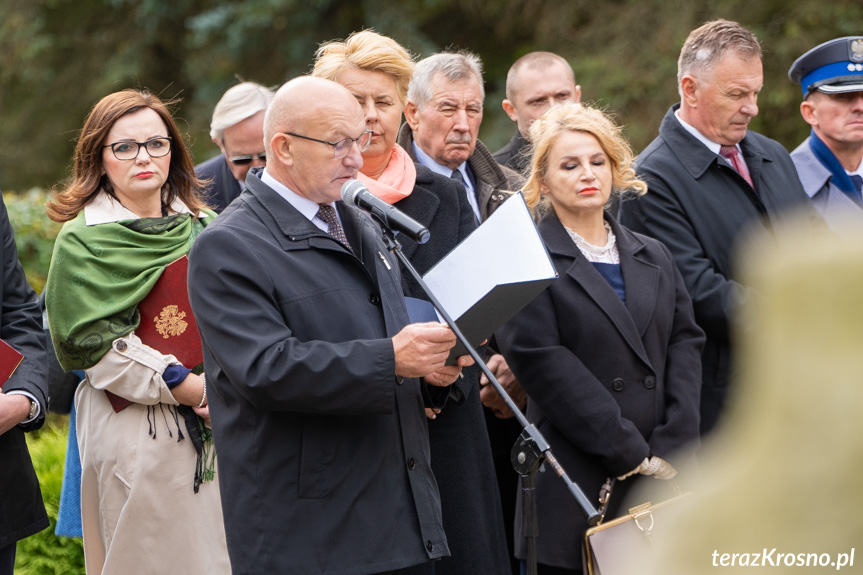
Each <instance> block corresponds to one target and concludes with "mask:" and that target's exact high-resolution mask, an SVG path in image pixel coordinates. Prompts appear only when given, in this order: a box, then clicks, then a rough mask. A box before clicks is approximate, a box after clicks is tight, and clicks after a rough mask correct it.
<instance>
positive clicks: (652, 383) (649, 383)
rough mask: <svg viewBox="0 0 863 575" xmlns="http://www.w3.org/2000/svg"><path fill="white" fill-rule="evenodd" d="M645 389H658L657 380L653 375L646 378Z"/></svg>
mask: <svg viewBox="0 0 863 575" xmlns="http://www.w3.org/2000/svg"><path fill="white" fill-rule="evenodd" d="M644 387H646V388H647V389H653V388H654V387H656V378H655V377H653V376H652V375H648V376H647V377H645V378H644Z"/></svg>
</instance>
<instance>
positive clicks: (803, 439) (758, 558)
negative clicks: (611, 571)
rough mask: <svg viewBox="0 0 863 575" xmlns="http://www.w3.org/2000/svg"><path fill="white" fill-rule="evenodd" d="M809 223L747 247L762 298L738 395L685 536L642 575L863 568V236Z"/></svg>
mask: <svg viewBox="0 0 863 575" xmlns="http://www.w3.org/2000/svg"><path fill="white" fill-rule="evenodd" d="M796 225H800V223H799V222H796V223H792V222H789V223H787V224H784V225H782V226H781V227H780V226H777V227H776V229H775V231H776V233H777V234H781V235H782V236H783V241H782V242H775V241H773V240H772V239H768V238H767V236H758V237H757V238H754V240H753V241H751V242H749V246H750V247H749V249H748V250H747V251H746V252H744V253H743V254H742V257H741V259H740V261H741V264H742V265H741V272H742V273H743V276H744V277H745V280H744V282H743V283H744V284H745V285H749V286H752V287H753V288H754V289H755V290H757V291H758V292H759V293H760V294H761V296H763V298H762V299H761V300H759V302H758V306H757V308H751V309H743V310H740V313H739V314H738V316H737V317H736V322H735V325H734V328H735V329H736V330H737V337H736V338H734V339H733V341H736V342H738V349H737V350H736V352H737V353H738V354H739V355H738V358H739V360H740V361H741V362H742V363H741V365H740V367H741V371H740V373H741V378H740V381H739V385H738V387H737V389H738V390H739V391H738V392H737V394H736V395H735V396H734V397H733V398H732V403H731V409H730V411H729V412H728V417H727V418H726V419H725V420H724V421H723V423H722V425H721V426H720V427H719V428H718V430H717V433H716V434H715V436H714V437H712V439H711V440H709V441H707V442H706V443H705V446H704V449H703V450H702V452H701V457H700V462H701V476H702V482H701V483H700V484H699V485H698V487H697V488H696V490H695V491H696V492H695V496H694V497H693V498H692V502H691V504H690V505H687V506H685V508H684V509H682V510H681V511H682V512H681V513H679V514H678V515H677V517H676V520H677V523H678V524H677V526H676V531H677V534H676V537H674V538H672V539H671V541H670V542H669V543H667V544H666V545H658V546H657V549H656V551H657V554H656V559H655V562H654V564H653V565H652V566H650V568H649V569H648V568H645V566H642V567H641V568H639V570H638V572H640V573H663V574H678V573H680V574H684V573H685V574H691V573H704V572H707V570H708V569H709V568H711V567H714V566H715V567H726V569H723V572H726V571H728V570H729V568H730V569H731V570H733V569H734V568H736V567H740V566H743V567H744V568H746V567H747V566H749V567H751V566H767V567H771V566H777V567H779V566H782V567H790V566H794V567H805V566H807V565H808V566H809V567H810V569H804V570H803V571H801V572H805V573H811V572H819V573H821V572H825V570H824V567H827V568H829V569H830V570H831V571H832V570H838V569H839V568H843V567H844V568H845V569H848V570H851V571H853V568H854V565H853V561H854V560H855V557H854V555H853V553H854V548H855V546H860V543H861V541H863V538H861V536H863V516H861V514H860V512H859V510H860V509H861V508H863V490H861V489H860V479H859V475H858V474H859V471H860V469H861V468H863V418H861V417H860V405H861V403H863V387H861V386H860V384H859V382H860V374H861V373H863V353H861V343H863V306H861V305H860V302H859V296H858V294H857V290H856V289H855V288H856V286H858V285H860V284H861V282H863V232H861V231H860V230H859V229H858V230H847V233H845V232H844V231H843V237H841V238H840V237H839V236H829V237H828V236H824V237H820V238H811V237H807V236H806V235H805V234H800V233H797V232H798V230H799V229H800V228H798V227H796ZM849 239H850V241H849ZM777 243H779V244H780V245H781V246H782V248H777ZM743 318H745V322H743V321H740V320H741V319H743ZM648 499H650V497H649V496H647V497H645V496H644V494H642V495H641V496H640V497H639V500H648ZM857 551H859V552H858V553H856V554H857V555H858V556H857V557H856V562H857V565H856V567H857V569H858V571H854V572H859V569H860V563H861V562H863V550H857ZM726 554H727V555H726ZM735 554H736V557H735ZM813 566H815V567H817V569H816V570H813V569H811V567H813ZM633 572H635V571H633Z"/></svg>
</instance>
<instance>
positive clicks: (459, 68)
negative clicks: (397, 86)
mask: <svg viewBox="0 0 863 575" xmlns="http://www.w3.org/2000/svg"><path fill="white" fill-rule="evenodd" d="M438 74H443V76H444V77H446V79H447V80H449V81H450V82H455V81H458V80H465V79H467V78H470V77H471V76H473V77H474V78H476V81H477V83H478V84H479V92H480V97H481V98H482V99H483V100H485V88H484V87H483V85H482V60H480V59H479V56H477V55H476V54H473V53H471V52H465V51H463V52H441V53H440V54H434V55H432V56H429V57H428V58H424V59H423V60H420V61H419V62H418V63H417V65H416V67H415V68H414V75H413V77H411V83H410V85H408V100H410V101H411V102H413V103H414V104H416V106H417V108H422V107H423V106H425V104H426V102H428V101H429V100H430V99H431V97H432V94H431V83H432V80H434V77H435V76H437V75H438Z"/></svg>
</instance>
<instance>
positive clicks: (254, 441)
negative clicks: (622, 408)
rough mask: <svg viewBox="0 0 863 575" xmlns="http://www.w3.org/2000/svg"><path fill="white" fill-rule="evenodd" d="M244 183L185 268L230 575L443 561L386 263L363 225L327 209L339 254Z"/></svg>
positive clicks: (400, 306) (421, 419)
mask: <svg viewBox="0 0 863 575" xmlns="http://www.w3.org/2000/svg"><path fill="white" fill-rule="evenodd" d="M246 185H247V189H246V191H245V192H244V193H243V194H242V195H241V196H240V197H239V198H238V199H237V200H235V201H234V202H233V203H232V204H231V206H229V207H228V209H227V210H225V212H223V214H222V215H221V216H219V218H217V219H216V221H215V222H214V223H213V224H212V225H210V226H208V228H207V229H206V230H205V232H203V233H202V234H201V236H200V237H199V238H198V240H197V241H196V242H195V245H194V248H193V250H192V253H191V255H190V258H189V259H190V267H189V295H190V300H191V303H192V307H193V309H194V311H195V317H196V319H197V322H198V326H199V330H200V332H201V339H202V342H203V347H204V366H205V368H206V373H207V384H208V390H209V392H208V397H209V404H210V411H211V416H212V421H213V434H214V439H215V445H216V449H217V450H218V461H219V469H218V473H219V481H220V487H221V492H222V504H223V510H224V517H225V527H226V534H227V539H228V550H229V553H230V556H231V565H232V568H233V572H234V573H235V574H237V575H238V574H241V573H249V574H259V573H286V574H288V573H296V574H302V575H310V574H314V573H333V574H335V573H338V574H345V575H347V574H354V573H355V574H363V573H379V572H382V571H389V570H395V569H401V568H404V567H407V566H410V565H415V564H418V563H422V562H425V561H428V560H429V559H434V558H439V557H443V556H445V555H447V554H448V549H447V544H446V538H445V536H444V531H443V527H442V525H441V515H440V502H439V497H438V490H437V485H436V484H435V480H434V477H433V475H432V471H431V467H430V461H429V458H430V456H429V447H428V428H427V426H426V417H425V413H424V410H423V408H424V405H425V404H424V390H425V386H424V385H420V382H419V381H418V380H417V379H411V378H401V377H397V376H396V375H395V357H394V351H393V344H392V340H391V339H390V338H391V337H392V336H394V335H395V334H396V333H397V332H398V331H399V330H400V329H401V328H402V327H403V326H404V325H405V324H406V323H407V322H408V318H407V311H406V309H405V306H404V300H403V296H402V292H401V283H400V277H399V269H398V263H397V262H396V261H395V258H394V257H393V256H392V254H390V253H388V252H387V251H386V249H385V247H384V245H383V243H382V242H381V240H380V230H379V229H378V228H377V226H376V224H375V223H374V222H372V220H371V219H370V218H368V217H367V216H366V215H365V214H362V213H360V212H359V211H357V210H351V209H349V208H347V207H346V206H344V205H342V203H341V202H338V203H337V205H338V207H339V213H340V216H341V221H342V225H343V227H344V229H345V233H346V235H347V238H348V241H349V242H350V244H351V246H352V247H353V250H354V252H353V253H352V252H351V251H349V250H348V249H347V248H346V247H344V246H343V245H342V244H341V243H339V242H337V241H336V240H334V239H333V238H331V237H330V236H329V235H327V234H325V233H324V232H322V231H321V230H319V229H318V228H317V227H316V226H315V225H314V224H313V223H312V222H311V221H309V220H308V219H307V218H306V217H304V216H303V215H302V214H301V213H300V212H298V211H297V210H296V209H295V208H293V206H291V205H290V204H289V203H288V202H287V201H286V200H285V199H284V198H283V197H281V196H280V195H278V193H277V192H275V191H274V190H272V189H271V188H270V187H269V186H267V185H266V184H265V183H263V182H262V181H261V180H260V179H259V178H258V177H256V176H255V175H254V174H251V173H250V175H249V177H248V179H247V182H246ZM354 254H356V255H354ZM443 391H444V394H445V393H446V389H445V388H444V389H443ZM427 399H430V400H433V399H434V398H433V397H428V398H427ZM435 404H436V403H435Z"/></svg>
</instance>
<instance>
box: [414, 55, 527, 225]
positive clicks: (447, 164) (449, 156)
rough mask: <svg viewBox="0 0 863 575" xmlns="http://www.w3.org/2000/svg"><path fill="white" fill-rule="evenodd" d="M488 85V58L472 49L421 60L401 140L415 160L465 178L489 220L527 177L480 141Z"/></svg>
mask: <svg viewBox="0 0 863 575" xmlns="http://www.w3.org/2000/svg"><path fill="white" fill-rule="evenodd" d="M484 98H485V89H484V88H483V81H482V62H481V61H480V59H479V57H477V56H476V55H474V54H471V53H469V52H458V53H447V52H444V53H440V54H435V55H433V56H429V57H428V58H425V59H424V60H421V61H420V62H419V63H417V65H416V68H415V69H414V75H413V77H412V78H411V82H410V85H409V87H408V100H407V103H406V104H405V119H406V120H407V122H406V123H405V124H404V125H403V126H402V128H401V130H400V131H399V137H398V143H399V144H400V145H401V146H402V147H403V148H404V149H405V150H407V151H408V153H409V154H410V155H411V156H413V158H414V160H415V161H417V162H419V163H420V164H422V165H424V166H426V167H428V168H430V169H431V170H432V171H435V172H437V173H439V174H442V175H444V176H447V177H451V178H454V179H456V180H458V181H459V182H461V183H462V184H463V185H464V187H465V189H466V190H467V193H468V201H469V202H470V204H471V207H472V208H473V210H474V213H475V214H476V217H477V220H479V221H483V220H485V219H486V218H487V217H488V216H489V215H490V214H491V213H492V212H493V211H494V210H495V208H497V206H499V205H500V204H501V203H503V201H504V200H505V199H506V198H507V197H508V192H510V191H513V190H519V189H521V186H522V185H523V184H524V179H523V178H522V177H521V176H520V175H519V174H517V173H516V172H515V171H513V170H510V169H508V168H503V167H501V166H498V164H497V162H495V161H494V158H492V156H491V152H489V151H488V148H486V147H485V145H483V143H482V142H480V141H479V139H478V136H479V125H480V124H481V123H482V111H483V99H484Z"/></svg>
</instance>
